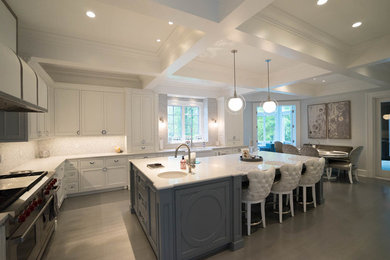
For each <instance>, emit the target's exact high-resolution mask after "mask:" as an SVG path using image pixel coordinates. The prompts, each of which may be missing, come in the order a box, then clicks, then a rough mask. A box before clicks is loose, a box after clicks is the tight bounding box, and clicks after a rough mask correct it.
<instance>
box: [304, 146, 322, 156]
mask: <svg viewBox="0 0 390 260" xmlns="http://www.w3.org/2000/svg"><path fill="white" fill-rule="evenodd" d="M300 153H301V155H303V156H311V157H320V154H319V153H318V150H317V149H316V148H314V147H311V146H307V145H306V146H303V147H302V148H301V150H300Z"/></svg>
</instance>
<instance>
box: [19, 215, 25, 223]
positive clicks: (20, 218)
mask: <svg viewBox="0 0 390 260" xmlns="http://www.w3.org/2000/svg"><path fill="white" fill-rule="evenodd" d="M25 220H26V216H25V215H24V214H22V215H20V216H19V217H18V222H19V223H22V222H24V221H25Z"/></svg>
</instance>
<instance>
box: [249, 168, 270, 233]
mask: <svg viewBox="0 0 390 260" xmlns="http://www.w3.org/2000/svg"><path fill="white" fill-rule="evenodd" d="M248 179H249V187H248V189H246V190H243V192H242V203H244V204H245V208H246V221H247V224H246V225H247V229H248V236H249V235H250V234H251V213H252V212H251V211H252V210H251V208H252V204H257V203H260V204H261V205H260V206H261V220H262V223H263V227H264V228H265V198H267V196H268V195H269V193H270V191H271V187H272V184H273V183H274V179H275V168H273V167H271V168H270V169H269V170H265V171H252V172H249V173H248Z"/></svg>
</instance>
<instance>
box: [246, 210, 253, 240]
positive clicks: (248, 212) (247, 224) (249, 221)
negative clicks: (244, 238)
mask: <svg viewBox="0 0 390 260" xmlns="http://www.w3.org/2000/svg"><path fill="white" fill-rule="evenodd" d="M251 208H252V207H251V204H250V203H249V202H247V203H246V227H247V231H248V236H250V235H251V221H252V220H251Z"/></svg>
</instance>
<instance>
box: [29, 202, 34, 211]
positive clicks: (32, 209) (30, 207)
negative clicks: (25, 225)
mask: <svg viewBox="0 0 390 260" xmlns="http://www.w3.org/2000/svg"><path fill="white" fill-rule="evenodd" d="M34 209H35V207H34V205H33V204H31V205H30V206H29V207H28V210H29V211H30V212H33V211H34Z"/></svg>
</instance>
